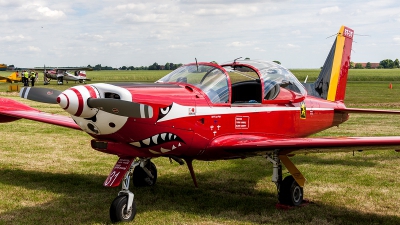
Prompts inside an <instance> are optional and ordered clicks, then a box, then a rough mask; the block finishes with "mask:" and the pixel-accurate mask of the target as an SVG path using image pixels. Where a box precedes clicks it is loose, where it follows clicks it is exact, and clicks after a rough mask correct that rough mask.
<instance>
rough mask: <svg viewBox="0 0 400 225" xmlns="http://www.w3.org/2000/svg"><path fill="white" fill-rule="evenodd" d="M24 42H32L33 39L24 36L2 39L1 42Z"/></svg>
mask: <svg viewBox="0 0 400 225" xmlns="http://www.w3.org/2000/svg"><path fill="white" fill-rule="evenodd" d="M24 40H31V38H30V37H25V36H24V35H22V34H20V35H12V36H4V37H0V41H5V42H21V41H24Z"/></svg>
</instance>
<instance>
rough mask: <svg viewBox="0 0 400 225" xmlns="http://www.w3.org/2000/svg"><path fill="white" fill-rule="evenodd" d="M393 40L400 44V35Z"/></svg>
mask: <svg viewBox="0 0 400 225" xmlns="http://www.w3.org/2000/svg"><path fill="white" fill-rule="evenodd" d="M393 41H394V43H395V44H396V45H400V36H399V37H394V38H393Z"/></svg>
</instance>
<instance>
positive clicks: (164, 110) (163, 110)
mask: <svg viewBox="0 0 400 225" xmlns="http://www.w3.org/2000/svg"><path fill="white" fill-rule="evenodd" d="M171 108H172V104H171V105H169V106H167V107H165V108H160V109H159V113H158V120H159V119H162V118H163V117H164V116H166V115H167V114H168V113H169V111H170V110H171Z"/></svg>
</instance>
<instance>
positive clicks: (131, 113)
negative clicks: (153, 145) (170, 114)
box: [87, 98, 153, 118]
mask: <svg viewBox="0 0 400 225" xmlns="http://www.w3.org/2000/svg"><path fill="white" fill-rule="evenodd" d="M87 105H88V106H89V107H91V108H98V109H99V110H102V111H105V112H108V113H112V114H115V115H119V116H126V117H132V118H152V117H153V107H151V106H149V105H145V104H140V103H136V102H130V101H124V100H119V99H113V98H89V99H88V100H87Z"/></svg>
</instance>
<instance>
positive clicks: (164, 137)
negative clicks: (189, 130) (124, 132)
mask: <svg viewBox="0 0 400 225" xmlns="http://www.w3.org/2000/svg"><path fill="white" fill-rule="evenodd" d="M170 141H179V142H183V143H184V141H183V140H182V139H181V138H180V137H178V136H176V135H175V134H172V133H161V134H156V135H153V136H151V137H148V138H146V139H143V140H141V141H135V142H131V143H130V144H131V145H133V146H135V147H138V148H147V147H152V146H155V145H161V144H164V143H167V142H170ZM180 145H181V144H180V143H179V146H180ZM173 149H174V148H173ZM164 150H169V149H164ZM169 151H170V150H169Z"/></svg>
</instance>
